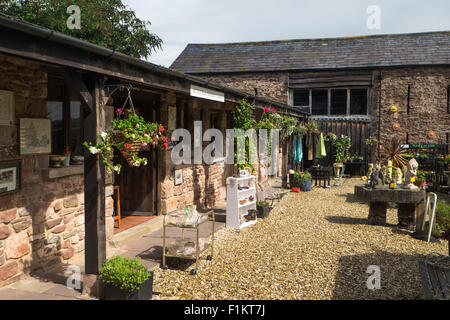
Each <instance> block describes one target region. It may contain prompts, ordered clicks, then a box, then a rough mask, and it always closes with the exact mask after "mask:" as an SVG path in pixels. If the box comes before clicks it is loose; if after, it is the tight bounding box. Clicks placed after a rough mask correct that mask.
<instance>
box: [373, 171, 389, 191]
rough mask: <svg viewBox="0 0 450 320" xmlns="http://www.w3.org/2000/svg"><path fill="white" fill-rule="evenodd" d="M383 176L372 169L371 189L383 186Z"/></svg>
mask: <svg viewBox="0 0 450 320" xmlns="http://www.w3.org/2000/svg"><path fill="white" fill-rule="evenodd" d="M384 184H385V181H384V175H383V173H382V172H381V170H380V169H374V170H373V171H372V174H371V175H370V185H371V187H372V188H373V189H376V188H377V187H380V186H381V187H382V186H384Z"/></svg>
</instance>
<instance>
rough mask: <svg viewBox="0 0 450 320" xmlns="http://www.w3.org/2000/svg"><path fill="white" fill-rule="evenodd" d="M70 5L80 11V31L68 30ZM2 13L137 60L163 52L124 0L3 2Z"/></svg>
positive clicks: (148, 24) (10, 0)
mask: <svg viewBox="0 0 450 320" xmlns="http://www.w3.org/2000/svg"><path fill="white" fill-rule="evenodd" d="M70 5H77V6H78V7H79V8H80V10H81V15H80V18H81V25H80V29H69V28H68V27H67V19H68V18H69V17H70V15H71V14H70V13H67V8H68V7H69V6H70ZM0 12H2V13H4V14H6V15H9V16H12V17H15V18H17V19H20V20H23V21H27V22H30V23H33V24H37V25H40V26H42V27H45V28H49V29H52V30H55V31H58V32H61V33H64V34H67V35H69V36H73V37H77V38H80V39H82V40H86V41H89V42H92V43H95V44H98V45H100V46H103V47H106V48H108V49H112V50H116V51H119V52H121V53H124V54H126V55H129V56H132V57H135V58H147V57H148V56H150V55H151V53H152V50H155V51H156V50H157V49H162V40H161V39H160V38H159V37H158V36H157V35H155V34H153V33H151V32H150V31H149V29H148V28H149V27H150V22H148V21H143V20H140V19H138V18H137V17H136V14H135V12H134V11H133V10H131V9H130V8H128V7H127V6H126V5H124V4H123V3H122V1H121V0H0Z"/></svg>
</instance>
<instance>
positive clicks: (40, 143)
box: [19, 118, 62, 155]
mask: <svg viewBox="0 0 450 320" xmlns="http://www.w3.org/2000/svg"><path fill="white" fill-rule="evenodd" d="M61 125H62V124H61ZM19 137H20V155H36V154H50V153H51V152H52V121H51V120H50V119H33V118H20V121H19Z"/></svg>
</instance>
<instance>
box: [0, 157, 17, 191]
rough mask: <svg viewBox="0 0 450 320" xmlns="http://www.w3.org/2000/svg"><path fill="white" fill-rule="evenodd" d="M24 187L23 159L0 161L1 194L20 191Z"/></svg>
mask: <svg viewBox="0 0 450 320" xmlns="http://www.w3.org/2000/svg"><path fill="white" fill-rule="evenodd" d="M21 187H22V160H21V159H18V160H8V161H0V196H3V195H5V194H10V193H14V192H19V191H20V189H21Z"/></svg>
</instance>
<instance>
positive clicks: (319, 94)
mask: <svg viewBox="0 0 450 320" xmlns="http://www.w3.org/2000/svg"><path fill="white" fill-rule="evenodd" d="M368 90H369V89H368V88H339V89H293V91H292V98H293V103H294V106H295V107H298V108H300V109H303V108H305V107H306V108H308V110H311V114H312V115H323V116H337V115H340V116H350V115H367V114H368V109H369V107H368V92H369V91H368ZM310 97H311V99H310Z"/></svg>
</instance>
